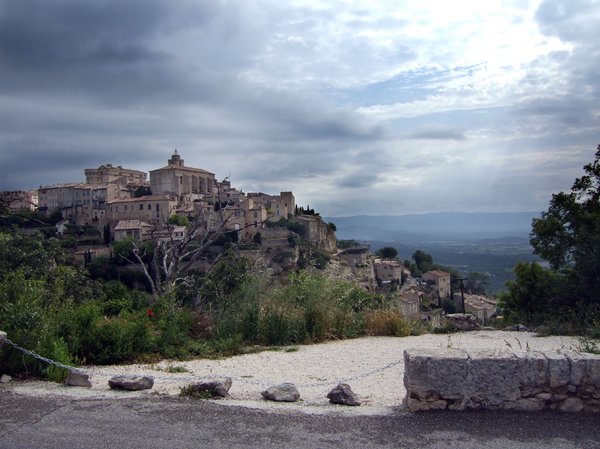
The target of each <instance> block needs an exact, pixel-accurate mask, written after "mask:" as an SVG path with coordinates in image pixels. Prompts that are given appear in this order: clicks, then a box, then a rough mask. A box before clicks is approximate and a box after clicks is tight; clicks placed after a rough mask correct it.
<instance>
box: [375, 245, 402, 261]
mask: <svg viewBox="0 0 600 449" xmlns="http://www.w3.org/2000/svg"><path fill="white" fill-rule="evenodd" d="M376 254H377V255H378V256H379V257H381V258H383V259H394V258H396V256H398V250H396V248H394V247H392V246H384V247H383V248H379V249H378V250H377V253H376Z"/></svg>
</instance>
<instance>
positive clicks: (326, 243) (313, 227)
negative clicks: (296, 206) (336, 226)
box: [296, 215, 337, 253]
mask: <svg viewBox="0 0 600 449" xmlns="http://www.w3.org/2000/svg"><path fill="white" fill-rule="evenodd" d="M296 220H298V221H299V222H300V223H301V224H302V225H303V226H304V236H303V237H304V238H305V239H306V240H308V242H309V243H311V244H313V245H315V246H318V247H319V248H322V249H323V250H325V251H327V252H328V253H335V252H336V251H337V247H336V242H337V240H336V238H335V232H334V231H333V230H332V229H331V228H330V227H329V226H327V224H326V223H324V222H323V220H322V219H321V217H317V216H314V215H298V216H297V217H296Z"/></svg>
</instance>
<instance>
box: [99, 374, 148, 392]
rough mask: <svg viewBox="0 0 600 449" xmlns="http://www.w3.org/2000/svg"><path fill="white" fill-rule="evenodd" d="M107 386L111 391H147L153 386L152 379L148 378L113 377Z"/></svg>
mask: <svg viewBox="0 0 600 449" xmlns="http://www.w3.org/2000/svg"><path fill="white" fill-rule="evenodd" d="M108 386H109V387H110V388H112V389H113V390H130V391H138V390H149V389H150V388H152V387H153V386H154V378H152V377H150V376H128V375H121V376H115V377H112V378H111V379H109V380H108Z"/></svg>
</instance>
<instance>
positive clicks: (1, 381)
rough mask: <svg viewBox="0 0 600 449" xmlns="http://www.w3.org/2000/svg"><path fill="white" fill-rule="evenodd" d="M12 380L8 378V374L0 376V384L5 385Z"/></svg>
mask: <svg viewBox="0 0 600 449" xmlns="http://www.w3.org/2000/svg"><path fill="white" fill-rule="evenodd" d="M11 380H12V377H10V376H9V375H8V374H3V375H2V376H0V384H7V383H9V382H10V381H11Z"/></svg>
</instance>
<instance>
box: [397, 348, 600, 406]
mask: <svg viewBox="0 0 600 449" xmlns="http://www.w3.org/2000/svg"><path fill="white" fill-rule="evenodd" d="M404 364H405V367H404V368H405V371H404V386H405V387H406V398H405V406H406V407H407V408H408V409H409V410H410V411H421V410H444V409H448V410H464V409H513V410H525V411H536V410H546V409H549V410H557V409H558V410H561V411H569V412H578V411H582V410H583V411H592V412H600V356H598V355H593V354H586V353H578V352H574V351H561V352H558V351H546V352H537V351H522V352H509V351H465V350H460V349H439V350H408V351H405V352H404Z"/></svg>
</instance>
